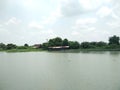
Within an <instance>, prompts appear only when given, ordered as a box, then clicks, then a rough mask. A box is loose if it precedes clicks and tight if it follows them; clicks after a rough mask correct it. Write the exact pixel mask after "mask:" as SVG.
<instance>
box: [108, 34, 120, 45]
mask: <svg viewBox="0 0 120 90" xmlns="http://www.w3.org/2000/svg"><path fill="white" fill-rule="evenodd" d="M119 40H120V38H119V37H118V36H116V35H114V36H112V37H109V45H111V44H116V45H119V44H120V43H119Z"/></svg>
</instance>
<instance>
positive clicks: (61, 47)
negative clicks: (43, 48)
mask: <svg viewBox="0 0 120 90" xmlns="http://www.w3.org/2000/svg"><path fill="white" fill-rule="evenodd" d="M65 49H69V46H53V47H48V50H65Z"/></svg>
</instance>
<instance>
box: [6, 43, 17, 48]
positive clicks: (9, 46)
mask: <svg viewBox="0 0 120 90" xmlns="http://www.w3.org/2000/svg"><path fill="white" fill-rule="evenodd" d="M16 47H17V46H16V45H15V44H7V46H6V49H15V48H16Z"/></svg>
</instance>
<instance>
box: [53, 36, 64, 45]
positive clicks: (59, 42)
mask: <svg viewBox="0 0 120 90" xmlns="http://www.w3.org/2000/svg"><path fill="white" fill-rule="evenodd" d="M54 45H55V46H62V39H61V38H60V37H56V38H55V39H54Z"/></svg>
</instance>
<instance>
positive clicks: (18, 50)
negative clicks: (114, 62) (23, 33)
mask: <svg viewBox="0 0 120 90" xmlns="http://www.w3.org/2000/svg"><path fill="white" fill-rule="evenodd" d="M40 51H47V50H43V49H42V48H40V49H35V48H27V49H10V50H0V52H40ZM51 51H57V52H58V51H61V50H51ZM51 51H50V52H51ZM64 51H120V49H103V48H91V49H67V50H64Z"/></svg>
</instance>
